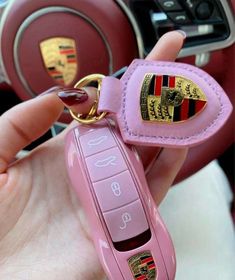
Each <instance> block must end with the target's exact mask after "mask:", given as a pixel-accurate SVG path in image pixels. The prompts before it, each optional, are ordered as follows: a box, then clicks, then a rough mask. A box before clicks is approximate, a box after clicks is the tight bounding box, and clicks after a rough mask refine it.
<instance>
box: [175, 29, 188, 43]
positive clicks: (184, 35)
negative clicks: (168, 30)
mask: <svg viewBox="0 0 235 280" xmlns="http://www.w3.org/2000/svg"><path fill="white" fill-rule="evenodd" d="M176 31H177V32H178V33H180V34H181V35H182V36H183V37H184V40H185V39H186V37H187V34H186V33H185V32H184V31H183V30H181V29H179V30H176Z"/></svg>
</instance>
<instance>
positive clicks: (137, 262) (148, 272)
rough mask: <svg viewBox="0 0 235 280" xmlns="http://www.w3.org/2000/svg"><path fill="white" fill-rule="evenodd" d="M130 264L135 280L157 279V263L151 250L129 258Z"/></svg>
mask: <svg viewBox="0 0 235 280" xmlns="http://www.w3.org/2000/svg"><path fill="white" fill-rule="evenodd" d="M128 264H129V267H130V269H131V272H132V275H133V277H134V279H135V280H155V279H156V276H157V272H156V265H155V263H154V260H153V257H152V255H151V253H150V252H149V251H145V252H142V253H140V254H137V255H134V256H133V257H131V258H130V259H129V260H128Z"/></svg>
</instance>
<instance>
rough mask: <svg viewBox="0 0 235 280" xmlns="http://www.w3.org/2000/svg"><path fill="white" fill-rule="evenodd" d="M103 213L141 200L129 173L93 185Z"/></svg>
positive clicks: (125, 172)
mask: <svg viewBox="0 0 235 280" xmlns="http://www.w3.org/2000/svg"><path fill="white" fill-rule="evenodd" d="M93 187H94V191H95V194H96V197H97V199H98V201H99V205H100V208H101V210H102V211H103V212H105V211H109V210H113V209H116V208H119V207H122V206H124V205H126V204H128V203H131V202H133V201H135V200H137V199H138V198H139V195H138V192H137V190H136V186H135V184H134V182H133V179H132V177H131V175H130V172H129V171H124V172H122V173H120V174H118V175H116V176H113V177H111V178H108V179H106V180H102V181H99V182H97V183H94V184H93Z"/></svg>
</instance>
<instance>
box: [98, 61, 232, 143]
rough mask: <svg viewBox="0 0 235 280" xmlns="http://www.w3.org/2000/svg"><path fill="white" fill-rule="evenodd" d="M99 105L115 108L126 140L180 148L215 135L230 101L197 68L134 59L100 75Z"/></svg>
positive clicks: (213, 82)
mask: <svg viewBox="0 0 235 280" xmlns="http://www.w3.org/2000/svg"><path fill="white" fill-rule="evenodd" d="M98 111H99V112H103V111H106V112H109V113H112V114H114V116H115V118H116V121H117V123H118V125H119V128H120V131H121V134H122V138H123V140H124V142H126V143H129V144H140V145H146V146H161V147H179V148H180V147H190V146H194V145H197V144H200V143H201V142H203V141H205V140H207V139H208V138H210V137H211V136H212V135H214V134H215V133H216V132H217V131H218V130H219V129H220V128H221V126H223V124H224V123H225V122H226V120H227V119H228V117H229V115H230V113H231V111H232V105H231V103H230V101H229V99H228V97H227V96H226V94H225V93H224V91H223V89H222V88H221V87H220V85H219V84H218V83H217V82H216V81H215V80H214V79H213V78H212V77H211V76H209V75H208V74H207V73H206V72H204V71H203V70H201V69H198V68H196V67H194V66H191V65H188V64H183V63H176V62H165V61H164V62H161V61H147V60H141V59H136V60H134V61H133V62H132V63H131V65H130V66H129V67H128V69H127V71H126V72H125V74H124V75H123V77H122V78H121V79H120V80H118V79H116V78H114V77H105V78H104V79H103V81H102V86H101V93H100V100H99V107H98Z"/></svg>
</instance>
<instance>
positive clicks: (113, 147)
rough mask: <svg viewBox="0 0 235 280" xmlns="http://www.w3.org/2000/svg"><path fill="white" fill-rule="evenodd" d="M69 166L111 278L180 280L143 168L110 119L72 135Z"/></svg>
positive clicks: (107, 272)
mask: <svg viewBox="0 0 235 280" xmlns="http://www.w3.org/2000/svg"><path fill="white" fill-rule="evenodd" d="M66 162H67V167H68V173H69V175H70V179H71V182H72V184H73V186H74V188H75V190H76V191H77V193H78V197H79V199H80V200H81V202H82V204H83V207H84V209H85V211H86V214H87V218H88V219H89V222H90V227H91V232H92V236H93V240H94V243H95V247H96V250H97V252H98V254H99V258H100V261H101V263H102V265H103V268H104V270H105V272H106V274H107V276H108V278H109V279H110V280H121V279H123V280H124V279H125V280H131V279H137V280H145V279H146V280H147V279H149V280H154V279H159V280H171V279H174V275H175V254H174V248H173V244H172V242H171V239H170V237H169V234H168V232H167V230H166V227H165V226H164V224H163V222H162V219H161V217H160V216H159V214H158V210H157V208H156V205H155V203H154V201H153V199H152V197H151V195H150V193H149V189H148V187H147V183H146V179H145V175H144V170H143V167H142V163H141V162H140V159H139V158H138V155H137V153H136V152H135V151H134V150H132V148H131V146H127V145H126V144H125V143H124V142H123V141H122V139H121V137H120V134H119V133H118V132H117V130H116V129H114V128H113V127H111V126H110V125H109V124H108V122H107V121H106V120H105V121H102V122H99V123H98V124H94V125H92V126H82V125H79V126H77V127H75V128H74V129H72V131H70V132H69V134H68V135H67V139H66Z"/></svg>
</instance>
